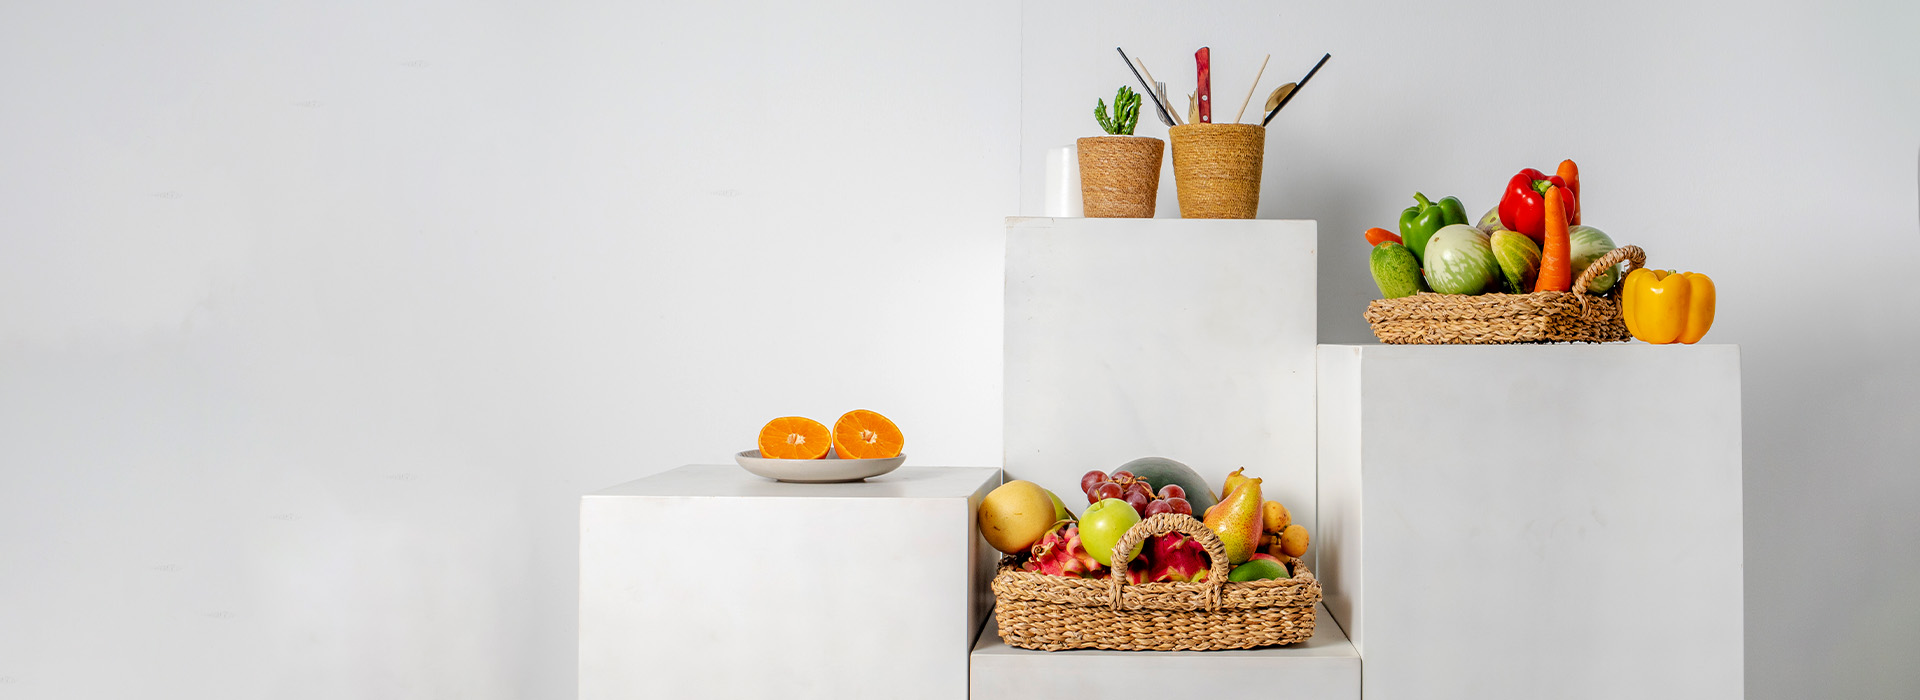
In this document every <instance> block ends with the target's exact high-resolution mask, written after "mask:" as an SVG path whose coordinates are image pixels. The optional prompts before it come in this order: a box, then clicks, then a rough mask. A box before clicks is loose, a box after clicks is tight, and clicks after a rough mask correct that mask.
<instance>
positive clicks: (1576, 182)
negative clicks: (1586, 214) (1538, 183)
mask: <svg viewBox="0 0 1920 700" xmlns="http://www.w3.org/2000/svg"><path fill="white" fill-rule="evenodd" d="M1554 174H1555V175H1559V176H1560V181H1561V182H1565V183H1567V189H1568V190H1569V191H1570V192H1569V194H1572V195H1573V224H1574V225H1575V226H1578V225H1580V166H1578V165H1574V164H1573V161H1571V160H1563V161H1560V170H1559V172H1556V173H1554Z"/></svg>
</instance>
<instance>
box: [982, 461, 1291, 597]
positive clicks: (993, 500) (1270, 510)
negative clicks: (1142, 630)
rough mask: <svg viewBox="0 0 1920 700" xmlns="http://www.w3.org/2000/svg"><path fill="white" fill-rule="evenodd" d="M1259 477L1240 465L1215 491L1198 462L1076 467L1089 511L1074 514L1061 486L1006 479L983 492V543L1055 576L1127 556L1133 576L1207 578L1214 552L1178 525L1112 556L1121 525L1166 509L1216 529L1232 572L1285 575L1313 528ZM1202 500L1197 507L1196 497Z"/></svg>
mask: <svg viewBox="0 0 1920 700" xmlns="http://www.w3.org/2000/svg"><path fill="white" fill-rule="evenodd" d="M1260 485H1261V480H1260V479H1259V478H1253V477H1248V476H1246V475H1245V470H1244V469H1236V470H1234V471H1233V473H1231V474H1228V475H1227V478H1226V481H1225V483H1224V484H1223V488H1222V489H1221V491H1222V492H1223V493H1225V494H1227V496H1226V498H1223V499H1216V498H1215V497H1214V495H1213V492H1212V491H1211V490H1209V489H1208V488H1207V485H1206V483H1205V482H1204V481H1202V480H1201V478H1200V476H1199V475H1198V474H1197V473H1196V472H1194V471H1193V469H1192V468H1190V467H1188V466H1187V465H1185V464H1181V463H1180V462H1177V461H1174V460H1171V459H1166V458H1164V457H1146V458H1141V459H1136V460H1133V461H1131V462H1128V463H1126V464H1124V465H1121V467H1120V468H1117V469H1114V470H1113V471H1111V472H1104V471H1100V470H1097V469H1096V470H1093V471H1089V472H1087V473H1086V474H1085V475H1083V476H1081V477H1080V490H1081V492H1082V493H1083V494H1085V495H1086V497H1087V503H1088V506H1087V508H1086V511H1085V512H1084V513H1082V514H1081V515H1080V516H1078V517H1077V518H1076V517H1075V516H1074V515H1073V513H1072V511H1071V510H1068V509H1067V508H1066V507H1065V505H1064V504H1063V503H1062V502H1061V501H1060V498H1059V497H1058V496H1055V495H1054V494H1053V493H1052V492H1050V491H1048V490H1046V489H1045V488H1042V487H1041V486H1040V485H1038V484H1035V483H1033V482H1030V481H1023V480H1015V481H1009V482H1007V483H1005V484H1002V485H1001V486H1000V487H999V488H996V489H994V490H993V491H992V492H989V493H988V494H987V496H986V498H984V499H982V500H981V503H980V510H979V527H980V534H981V536H983V537H985V538H986V540H987V544H989V545H992V546H993V548H994V549H998V550H1000V551H1001V552H1004V553H1006V554H1009V555H1014V556H1015V557H1016V558H1023V561H1021V563H1020V568H1021V569H1022V570H1025V571H1032V572H1037V573H1041V574H1046V575H1050V576H1067V577H1076V578H1104V577H1106V576H1108V575H1109V572H1111V571H1112V568H1111V567H1114V566H1121V565H1124V566H1125V567H1126V574H1127V580H1128V582H1130V583H1156V582H1197V581H1205V580H1206V579H1207V576H1208V575H1209V570H1210V567H1211V566H1212V561H1211V560H1210V559H1209V558H1208V556H1207V553H1206V549H1205V548H1204V547H1203V546H1202V545H1201V543H1200V542H1199V541H1198V540H1195V539H1194V538H1192V537H1189V536H1187V535H1185V534H1182V533H1179V532H1172V533H1167V534H1164V535H1155V536H1152V537H1148V538H1147V539H1146V540H1145V541H1143V542H1141V543H1140V545H1139V546H1138V547H1137V548H1136V549H1135V550H1134V551H1132V552H1128V553H1124V556H1125V559H1124V561H1123V562H1121V563H1118V564H1116V563H1115V562H1114V561H1112V558H1113V556H1114V554H1115V552H1114V551H1113V549H1114V547H1115V545H1117V544H1118V543H1119V541H1120V539H1121V537H1122V536H1123V535H1125V534H1126V532H1127V531H1128V530H1129V529H1132V528H1133V526H1134V525H1135V524H1137V523H1139V522H1140V521H1142V520H1144V519H1146V518H1149V517H1152V516H1154V515H1159V514H1162V513H1170V514H1174V515H1178V516H1185V517H1189V518H1197V519H1199V518H1203V519H1201V522H1202V523H1204V525H1205V526H1206V527H1207V528H1208V529H1209V530H1212V531H1213V533H1214V534H1215V535H1216V536H1218V538H1219V539H1220V543H1221V545H1222V546H1223V548H1224V549H1225V551H1226V557H1227V564H1228V565H1229V566H1231V567H1232V568H1231V571H1232V574H1231V575H1230V576H1229V580H1231V581H1235V582H1240V581H1258V580H1269V579H1283V578H1288V577H1290V576H1291V575H1292V574H1291V572H1290V568H1289V564H1288V562H1289V561H1290V560H1292V559H1294V558H1297V557H1299V556H1301V555H1303V554H1305V553H1306V551H1307V530H1306V528H1305V527H1303V526H1301V525H1299V524H1298V523H1294V522H1292V516H1291V514H1290V513H1289V512H1288V511H1287V508H1286V506H1283V505H1281V504H1280V503H1279V502H1277V501H1270V500H1264V499H1263V498H1262V496H1261V487H1260ZM1195 502H1199V503H1204V504H1205V505H1204V506H1203V508H1202V514H1201V516H1195V513H1194V503H1195Z"/></svg>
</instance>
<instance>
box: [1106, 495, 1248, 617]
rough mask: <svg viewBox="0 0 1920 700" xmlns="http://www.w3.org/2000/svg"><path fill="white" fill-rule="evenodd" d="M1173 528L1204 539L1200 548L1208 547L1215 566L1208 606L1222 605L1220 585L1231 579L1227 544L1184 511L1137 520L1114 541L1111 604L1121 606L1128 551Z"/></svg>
mask: <svg viewBox="0 0 1920 700" xmlns="http://www.w3.org/2000/svg"><path fill="white" fill-rule="evenodd" d="M1172 532H1178V533H1180V534H1183V535H1186V536H1188V537H1191V538H1193V539H1195V540H1198V541H1199V542H1200V548H1201V549H1205V550H1207V561H1208V562H1209V563H1210V564H1212V567H1211V568H1210V569H1209V570H1208V571H1207V581H1206V585H1207V609H1208V610H1214V609H1218V608H1219V607H1220V588H1221V586H1224V585H1226V582H1227V573H1228V566H1227V546H1226V545H1224V544H1221V543H1220V536H1219V535H1216V534H1214V533H1213V528H1210V527H1207V526H1206V525H1205V524H1204V523H1201V522H1200V521H1199V520H1195V519H1194V517H1193V516H1191V515H1182V514H1180V513H1160V514H1158V515H1155V516H1153V517H1151V518H1147V519H1146V520H1142V521H1140V522H1137V523H1134V524H1133V527H1130V528H1127V531H1126V533H1125V534H1122V535H1120V541H1118V542H1115V543H1113V554H1112V558H1110V559H1108V561H1110V562H1112V565H1111V566H1109V567H1107V568H1109V569H1111V571H1110V572H1109V575H1108V577H1107V581H1108V585H1107V591H1108V595H1107V605H1108V606H1110V607H1112V608H1113V609H1115V610H1119V609H1120V588H1121V587H1122V586H1124V585H1126V582H1127V562H1128V561H1130V560H1131V559H1132V557H1130V556H1128V555H1127V553H1128V552H1132V551H1133V548H1134V547H1137V546H1140V545H1141V544H1143V543H1145V542H1146V541H1147V538H1148V537H1154V536H1157V535H1165V534H1168V533H1172Z"/></svg>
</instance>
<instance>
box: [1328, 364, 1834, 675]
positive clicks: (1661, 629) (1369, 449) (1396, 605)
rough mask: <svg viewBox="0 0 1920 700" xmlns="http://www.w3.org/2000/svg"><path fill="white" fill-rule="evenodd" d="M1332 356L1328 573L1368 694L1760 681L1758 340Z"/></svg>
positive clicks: (1334, 605)
mask: <svg viewBox="0 0 1920 700" xmlns="http://www.w3.org/2000/svg"><path fill="white" fill-rule="evenodd" d="M1319 376H1320V383H1319V411H1320V420H1319V429H1320V440H1319V452H1320V481H1319V484H1320V500H1319V505H1320V516H1319V528H1318V529H1316V530H1315V531H1314V533H1313V534H1314V544H1313V546H1314V548H1315V549H1317V550H1319V552H1320V559H1319V566H1318V568H1317V569H1316V571H1317V572H1318V573H1319V575H1320V578H1321V581H1322V583H1323V585H1324V586H1325V589H1326V596H1327V597H1326V605H1327V608H1328V609H1329V610H1330V611H1331V612H1332V613H1333V615H1334V617H1335V618H1337V619H1338V620H1339V621H1340V622H1341V624H1342V626H1343V627H1344V628H1345V630H1346V632H1347V633H1348V634H1349V635H1350V636H1351V637H1352V640H1353V644H1354V646H1355V647H1356V648H1358V649H1359V651H1360V654H1361V655H1362V656H1363V657H1364V658H1365V659H1366V663H1365V665H1364V675H1365V679H1364V684H1365V687H1366V694H1367V698H1368V700H1402V699H1411V698H1419V699H1421V700H1446V699H1451V698H1473V699H1475V700H1503V699H1508V698H1513V699H1519V698H1528V699H1532V698H1576V699H1577V698H1628V697H1663V698H1690V699H1694V700H1701V699H1726V700H1731V699H1734V698H1739V697H1742V693H1743V658H1742V653H1743V651H1742V650H1743V646H1742V644H1743V639H1742V629H1743V628H1742V619H1741V592H1742V588H1741V585H1742V580H1741V565H1742V550H1741V546H1742V542H1741V473H1740V467H1741V456H1740V353H1739V348H1737V347H1735V346H1728V345H1703V346H1653V345H1646V344H1641V343H1621V344H1607V345H1557V346H1496V347H1472V346H1381V345H1371V346H1337V345H1327V346H1322V347H1321V348H1320V349H1319ZM1784 557H1785V554H1782V555H1781V556H1780V557H1775V558H1774V559H1772V560H1769V564H1774V565H1778V566H1785V562H1786V559H1785V558H1784ZM1816 587H1817V586H1816Z"/></svg>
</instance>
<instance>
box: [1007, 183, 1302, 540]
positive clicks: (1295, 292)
mask: <svg viewBox="0 0 1920 700" xmlns="http://www.w3.org/2000/svg"><path fill="white" fill-rule="evenodd" d="M1314 255H1315V224H1314V222H1312V221H1275V220H1247V221H1226V220H1198V219H1047V218H1015V219H1009V220H1008V224H1007V268H1006V274H1007V282H1006V284H1007V288H1006V387H1005V392H1006V404H1005V405H1006V409H1005V410H1006V413H1005V420H1006V430H1005V433H1004V439H1005V445H1006V469H1007V478H1009V479H1027V480H1030V481H1034V482H1036V483H1039V484H1040V485H1041V486H1045V487H1047V488H1049V489H1052V490H1053V492H1054V493H1056V494H1059V495H1060V498H1061V499H1062V500H1065V501H1067V502H1068V503H1069V504H1070V505H1072V507H1073V509H1074V511H1075V512H1079V511H1080V510H1082V509H1084V508H1085V507H1086V505H1087V503H1086V499H1085V497H1084V496H1082V495H1081V493H1080V487H1079V484H1080V475H1082V474H1085V473H1086V472H1087V471H1088V470H1091V469H1100V470H1112V469H1114V468H1116V467H1119V466H1120V465H1121V464H1124V463H1126V462H1127V461H1129V460H1132V459H1134V458H1136V457H1146V456H1163V457H1170V458H1173V459H1177V460H1180V461H1181V462H1185V463H1186V464H1187V465H1188V466H1191V467H1193V468H1194V469H1195V470H1196V471H1198V472H1199V473H1200V475H1201V476H1202V477H1204V478H1205V479H1206V480H1207V482H1208V483H1209V484H1211V485H1212V488H1214V489H1219V488H1220V484H1221V482H1222V481H1224V480H1225V479H1226V475H1227V472H1230V471H1232V470H1234V469H1236V468H1239V467H1246V468H1247V472H1248V474H1249V475H1252V476H1259V477H1263V478H1264V481H1263V483H1262V486H1263V488H1264V489H1265V494H1266V495H1267V497H1268V498H1269V499H1271V500H1278V501H1280V502H1282V503H1285V504H1286V506H1287V507H1288V508H1289V509H1290V510H1292V512H1293V517H1294V518H1295V519H1296V520H1299V521H1301V522H1304V523H1311V522H1313V517H1314V451H1313V450H1314V448H1313V440H1314V432H1313V431H1314V427H1313V425H1314V407H1313V391H1314V389H1313V383H1314V375H1313V367H1314V344H1315V342H1316V335H1315V334H1316V332H1317V329H1316V326H1315V323H1316V322H1315V318H1314V310H1315V306H1314V294H1315V289H1314V278H1315V270H1316V266H1315V262H1314ZM1217 495H1219V496H1225V495H1226V494H1217ZM1309 565H1310V566H1311V565H1312V562H1311V559H1310V560H1309Z"/></svg>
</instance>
